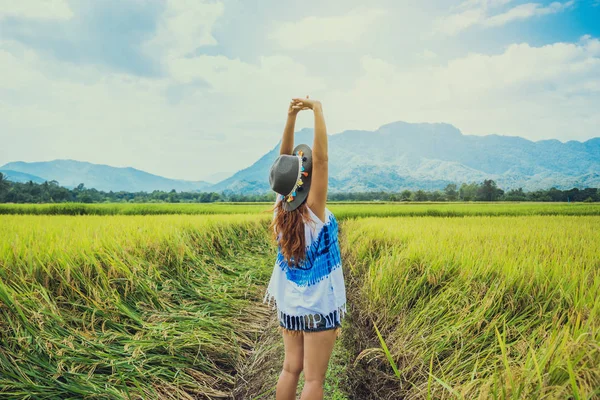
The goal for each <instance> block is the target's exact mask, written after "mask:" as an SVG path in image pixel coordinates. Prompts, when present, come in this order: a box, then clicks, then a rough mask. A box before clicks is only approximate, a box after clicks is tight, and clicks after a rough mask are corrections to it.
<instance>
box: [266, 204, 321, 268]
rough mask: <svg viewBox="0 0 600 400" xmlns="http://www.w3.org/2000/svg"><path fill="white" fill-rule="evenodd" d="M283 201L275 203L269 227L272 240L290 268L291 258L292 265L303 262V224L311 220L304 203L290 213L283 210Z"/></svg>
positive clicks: (304, 242) (304, 240) (304, 244)
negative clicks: (278, 247) (273, 214)
mask: <svg viewBox="0 0 600 400" xmlns="http://www.w3.org/2000/svg"><path fill="white" fill-rule="evenodd" d="M284 201H285V200H281V201H279V202H277V205H276V206H275V207H274V208H273V210H274V211H276V214H275V218H273V222H271V226H270V227H271V229H272V232H273V240H275V242H277V243H278V244H279V246H280V248H281V253H282V254H283V257H284V258H285V260H286V261H287V262H288V265H289V266H292V261H291V259H292V257H293V258H294V264H297V263H299V262H300V261H302V260H304V257H305V255H306V254H305V253H306V239H305V236H304V222H305V221H306V222H308V221H310V220H311V219H310V214H309V212H308V206H307V205H306V201H304V202H303V203H302V204H300V206H298V208H296V209H295V210H292V211H286V210H284V208H283V204H284ZM279 234H281V237H280V238H279V240H278V236H279Z"/></svg>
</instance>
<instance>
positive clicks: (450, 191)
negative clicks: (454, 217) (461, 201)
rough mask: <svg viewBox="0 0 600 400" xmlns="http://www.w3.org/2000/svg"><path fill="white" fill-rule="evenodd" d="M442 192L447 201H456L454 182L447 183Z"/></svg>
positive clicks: (456, 194) (456, 192)
mask: <svg viewBox="0 0 600 400" xmlns="http://www.w3.org/2000/svg"><path fill="white" fill-rule="evenodd" d="M444 193H445V194H446V200H448V201H456V199H457V198H458V191H457V189H456V183H449V184H447V185H446V187H445V188H444Z"/></svg>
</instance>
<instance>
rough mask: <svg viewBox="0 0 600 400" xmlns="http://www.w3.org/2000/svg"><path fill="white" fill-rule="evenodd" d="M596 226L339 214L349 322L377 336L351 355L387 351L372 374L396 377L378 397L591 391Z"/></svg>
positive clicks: (595, 358)
mask: <svg viewBox="0 0 600 400" xmlns="http://www.w3.org/2000/svg"><path fill="white" fill-rule="evenodd" d="M599 228H600V217H572V216H554V217H547V216H527V217H518V218H513V217H489V216H486V217H467V218H450V219H448V218H434V217H423V218H392V219H377V218H369V219H362V220H357V221H350V222H347V223H346V224H345V225H344V232H345V249H346V251H347V256H348V258H351V259H352V260H353V261H352V262H350V263H349V264H348V266H349V268H350V271H349V272H350V275H351V276H353V277H354V279H355V281H354V282H353V283H354V284H355V288H354V289H355V290H356V291H358V293H359V294H357V295H356V297H355V304H354V309H356V308H359V309H360V316H359V317H356V315H355V317H356V318H357V320H355V322H356V323H357V325H363V326H370V329H371V331H372V335H371V337H372V338H374V339H375V340H376V342H375V343H376V344H377V346H376V348H370V349H362V354H360V355H359V358H363V357H364V358H365V359H369V358H372V357H373V356H375V357H378V358H379V359H383V360H385V363H384V364H387V365H383V367H382V368H381V369H380V371H383V372H382V375H387V376H380V380H381V381H386V378H390V377H391V378H393V379H392V380H391V381H390V380H389V379H387V385H386V386H383V387H384V390H383V391H384V392H389V393H391V392H392V391H393V393H394V397H386V393H380V394H381V397H377V398H410V399H444V398H448V399H454V398H461V399H568V398H572V399H592V398H599V397H600V300H599V299H600V234H599ZM375 327H377V328H375ZM377 330H379V331H380V333H381V340H377V335H378V334H379V333H378V332H377ZM382 348H387V354H385V353H386V351H384V350H382ZM371 389H372V388H371Z"/></svg>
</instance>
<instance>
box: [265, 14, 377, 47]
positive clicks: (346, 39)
mask: <svg viewBox="0 0 600 400" xmlns="http://www.w3.org/2000/svg"><path fill="white" fill-rule="evenodd" d="M384 14H385V12H384V11H383V10H380V9H365V8H357V9H354V10H351V11H350V12H348V13H347V14H344V15H340V16H333V17H316V16H311V17H306V18H303V19H301V20H300V21H297V22H284V23H281V24H279V25H278V26H277V27H276V28H275V30H274V31H273V32H272V33H271V35H270V36H271V39H273V40H274V41H275V42H276V43H278V44H279V46H281V47H282V48H285V49H302V48H306V47H309V46H314V45H320V44H322V43H328V42H343V43H353V42H355V41H356V40H357V39H358V38H360V37H361V36H362V35H363V34H364V33H365V32H366V31H367V29H368V28H370V27H371V25H373V24H374V23H375V22H376V21H377V20H378V19H379V18H380V17H381V16H383V15H384Z"/></svg>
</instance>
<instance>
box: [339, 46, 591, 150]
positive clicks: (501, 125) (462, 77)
mask: <svg viewBox="0 0 600 400" xmlns="http://www.w3.org/2000/svg"><path fill="white" fill-rule="evenodd" d="M362 65H363V70H364V72H363V75H362V77H361V78H360V79H359V80H358V81H357V83H356V85H355V87H353V88H352V89H351V90H349V91H343V92H338V93H336V94H335V95H332V96H330V99H329V103H331V104H333V105H334V106H335V108H336V109H335V112H334V113H335V114H339V115H343V119H344V120H343V121H342V120H339V119H337V120H336V121H335V122H334V123H335V125H336V126H337V127H338V128H339V127H341V126H342V125H343V129H349V128H352V129H373V128H376V127H377V126H379V125H381V124H382V123H384V122H390V121H396V120H407V121H413V122H422V121H439V122H449V123H454V124H455V125H456V126H458V127H459V128H461V129H463V131H465V132H466V133H471V134H489V133H500V134H505V135H518V136H522V137H527V138H529V139H534V140H537V139H546V138H560V139H563V140H568V139H585V138H588V137H590V136H594V135H596V134H597V127H598V126H600V114H598V113H597V111H596V110H598V109H600V91H599V90H598V89H599V88H600V40H598V39H592V38H590V37H583V38H582V39H581V41H580V42H579V43H555V44H552V45H547V46H542V47H532V46H530V45H528V44H526V43H522V44H514V45H511V46H509V47H508V48H506V50H505V51H504V52H503V53H501V54H497V55H486V54H469V55H467V56H465V57H461V58H457V59H453V60H451V61H449V62H448V63H446V64H444V65H439V66H430V67H423V66H419V67H415V68H409V69H405V68H399V67H397V66H394V65H392V64H389V63H387V62H385V61H384V60H381V59H377V58H373V57H370V56H364V57H363V59H362ZM345 99H352V106H353V108H354V109H356V110H360V112H357V113H343V104H345V103H346V102H347V100H346V101H345ZM374 99H376V101H374Z"/></svg>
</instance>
